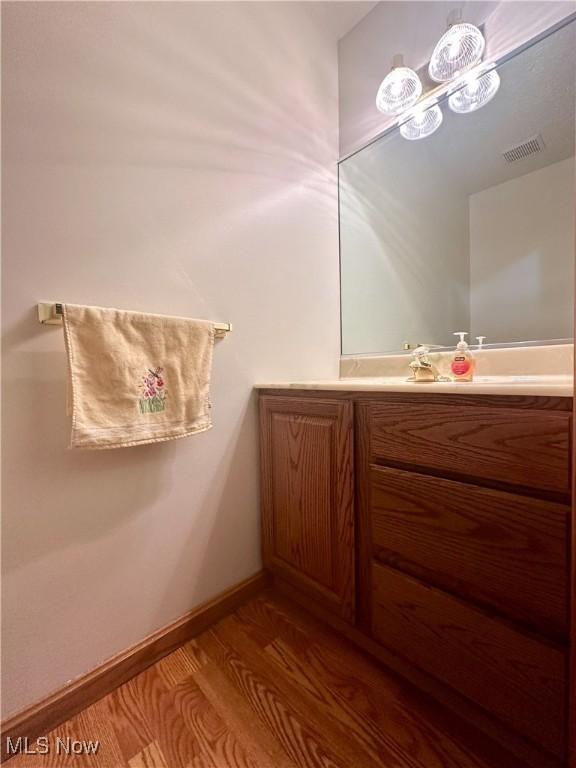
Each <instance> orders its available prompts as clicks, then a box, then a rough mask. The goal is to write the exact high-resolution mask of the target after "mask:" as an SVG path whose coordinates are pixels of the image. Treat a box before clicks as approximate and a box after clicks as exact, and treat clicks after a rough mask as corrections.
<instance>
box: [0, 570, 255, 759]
mask: <svg viewBox="0 0 576 768" xmlns="http://www.w3.org/2000/svg"><path fill="white" fill-rule="evenodd" d="M266 583H267V580H266V576H265V574H264V572H262V571H260V572H259V573H256V574H255V575H254V576H251V577H250V578H249V579H246V580H245V581H242V582H240V583H239V584H236V585H235V586H233V587H231V588H230V589H227V590H226V591H225V592H222V593H221V594H220V595H217V596H216V597H215V598H213V599H212V600H209V601H208V602H207V603H204V604H203V605H200V606H198V608H194V610H192V611H189V612H188V613H186V614H184V616H181V617H180V618H179V619H176V621H173V622H172V623H171V624H167V625H166V626H165V627H162V628H161V629H159V630H157V631H156V632H154V633H152V634H151V635H148V637H146V638H145V639H144V640H142V641H141V642H139V643H138V644H137V645H134V646H132V647H131V648H128V649H127V650H126V651H122V652H121V653H119V654H117V655H116V656H113V657H112V658H111V659H109V660H108V661H106V662H104V664H102V665H100V666H99V667H96V669H93V670H92V671H91V672H88V674H86V675H82V676H81V677H79V678H77V679H76V680H74V681H73V682H72V683H70V684H69V685H66V686H64V688H61V689H60V690H58V691H56V692H55V693H53V694H52V695H50V696H48V697H47V698H45V699H42V701H39V702H37V703H36V704H33V705H32V706H30V707H27V708H26V709H23V710H21V711H20V712H18V713H17V714H15V715H13V716H12V717H10V718H8V719H7V720H5V721H4V722H3V723H2V725H1V731H2V747H1V754H2V761H4V760H5V758H6V744H7V738H8V737H11V739H12V741H13V742H14V740H15V739H17V738H18V737H19V736H23V737H26V736H27V737H28V738H29V739H30V740H33V739H36V738H37V737H38V736H43V735H45V734H47V733H49V732H50V731H51V730H52V729H53V728H56V727H57V726H58V725H60V724H61V723H63V722H65V721H66V720H69V719H70V718H71V717H74V715H76V714H78V712H80V711H81V710H83V709H85V708H86V707H88V706H90V705H91V704H93V703H94V702H95V701H98V699H101V698H103V697H104V696H106V695H107V694H108V693H110V692H111V691H113V690H114V689H115V688H118V686H120V685H122V683H125V682H126V681H127V680H130V678H132V677H134V676H135V675H138V674H139V673H140V672H143V671H144V670H145V669H146V668H147V667H149V666H151V665H152V664H154V663H155V662H157V661H158V660H159V659H161V658H162V657H163V656H166V655H167V654H169V653H171V652H172V651H174V650H175V649H176V648H178V647H179V646H180V645H182V644H183V643H185V642H187V641H188V640H190V639H191V638H192V637H194V636H195V635H198V634H200V633H201V632H203V631H204V630H205V629H207V628H208V627H210V626H211V625H212V624H214V623H216V622H217V621H218V620H219V619H221V618H223V617H224V616H226V615H227V614H228V613H231V612H232V611H234V610H235V609H236V608H237V607H238V606H239V605H241V604H242V603H243V602H245V601H246V600H248V599H249V598H250V597H252V596H253V595H255V594H257V593H258V592H260V591H261V590H262V589H263V588H264V587H265V586H266Z"/></svg>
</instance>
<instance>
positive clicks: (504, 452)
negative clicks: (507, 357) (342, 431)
mask: <svg viewBox="0 0 576 768" xmlns="http://www.w3.org/2000/svg"><path fill="white" fill-rule="evenodd" d="M370 433H371V435H370V453H371V458H372V460H375V461H382V462H387V461H389V462H397V463H400V464H404V465H406V466H410V467H421V468H430V469H433V470H438V471H442V472H449V473H452V474H454V475H461V476H464V477H472V478H477V479H479V480H485V481H492V482H496V483H505V484H507V485H517V486H521V487H523V488H526V489H538V490H542V491H553V492H556V493H558V494H563V495H565V496H568V494H569V491H570V472H569V444H570V413H569V412H568V411H544V410H540V411H538V410H533V409H527V408H505V407H504V408H489V407H484V406H468V405H466V406H460V405H435V404H425V403H424V404H420V405H419V404H417V403H414V402H411V403H383V404H376V403H374V404H373V405H372V407H371V417H370Z"/></svg>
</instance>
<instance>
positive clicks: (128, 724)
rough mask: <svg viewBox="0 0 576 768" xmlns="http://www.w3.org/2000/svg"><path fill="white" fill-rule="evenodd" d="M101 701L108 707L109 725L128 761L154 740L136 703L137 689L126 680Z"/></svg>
mask: <svg viewBox="0 0 576 768" xmlns="http://www.w3.org/2000/svg"><path fill="white" fill-rule="evenodd" d="M103 701H104V702H105V705H106V707H107V709H108V714H109V718H110V727H111V728H112V730H113V732H114V733H115V734H116V738H117V741H118V744H119V745H120V750H121V752H122V755H123V757H124V760H125V761H126V763H128V762H129V761H130V760H131V759H132V758H133V757H134V756H135V755H138V754H140V753H141V752H143V751H145V750H146V748H147V747H148V746H149V745H150V743H151V742H153V740H154V734H153V732H152V729H151V728H150V726H149V725H148V722H147V721H146V718H145V717H144V715H143V714H142V710H141V707H140V706H139V705H138V691H137V689H136V687H135V686H134V685H131V681H128V682H127V683H124V685H121V686H120V687H119V688H117V689H116V690H115V691H113V692H112V693H111V694H109V695H108V696H106V698H105V699H104V700H103Z"/></svg>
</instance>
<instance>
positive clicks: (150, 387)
mask: <svg viewBox="0 0 576 768" xmlns="http://www.w3.org/2000/svg"><path fill="white" fill-rule="evenodd" d="M163 370H164V369H163V368H160V367H158V368H154V369H152V368H148V372H147V374H146V375H145V376H143V377H142V384H141V385H140V389H141V396H140V401H139V404H140V413H157V412H158V411H163V410H164V409H165V408H166V390H165V389H164V379H163V378H162V377H161V376H160V374H161V373H162V371H163Z"/></svg>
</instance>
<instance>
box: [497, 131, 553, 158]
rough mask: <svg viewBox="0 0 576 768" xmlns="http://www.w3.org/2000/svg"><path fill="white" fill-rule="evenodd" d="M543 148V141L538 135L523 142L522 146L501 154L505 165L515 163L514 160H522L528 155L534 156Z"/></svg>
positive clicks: (519, 145)
mask: <svg viewBox="0 0 576 768" xmlns="http://www.w3.org/2000/svg"><path fill="white" fill-rule="evenodd" d="M544 147H545V144H544V139H543V138H542V136H541V135H540V134H538V136H533V137H532V138H531V139H528V140H527V141H523V142H522V144H517V145H516V146H515V147H511V148H510V149H507V150H506V152H502V157H503V158H504V160H506V162H507V163H515V162H516V160H522V159H523V158H525V157H530V155H535V154H536V152H542V150H543V149H544Z"/></svg>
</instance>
